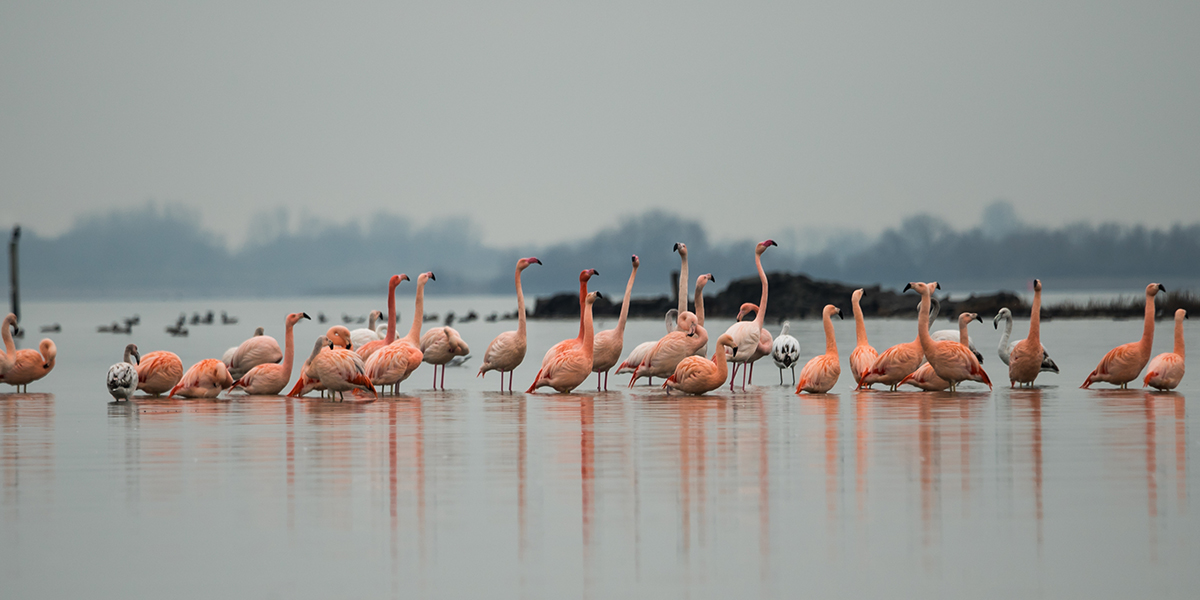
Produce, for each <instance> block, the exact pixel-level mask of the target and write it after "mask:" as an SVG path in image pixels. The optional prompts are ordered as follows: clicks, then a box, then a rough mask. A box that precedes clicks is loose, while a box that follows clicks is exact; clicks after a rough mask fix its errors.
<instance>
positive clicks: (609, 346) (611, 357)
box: [592, 254, 641, 391]
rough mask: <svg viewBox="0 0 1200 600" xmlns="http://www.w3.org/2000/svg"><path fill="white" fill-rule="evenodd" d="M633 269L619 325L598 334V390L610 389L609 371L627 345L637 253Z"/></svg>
mask: <svg viewBox="0 0 1200 600" xmlns="http://www.w3.org/2000/svg"><path fill="white" fill-rule="evenodd" d="M631 260H632V262H633V269H632V270H631V271H630V273H629V282H628V283H626V284H625V297H624V299H622V300H621V316H620V317H618V318H617V326H616V327H615V328H613V329H605V330H604V331H601V332H600V333H597V334H596V343H595V348H594V350H593V354H592V372H593V373H595V374H596V391H601V378H603V380H604V381H603V389H604V390H607V389H608V372H609V370H611V369H612V368H613V367H614V366H616V364H617V361H619V360H620V359H621V350H622V349H623V347H624V345H625V321H626V319H627V318H628V317H629V298H630V295H631V294H633V281H634V280H635V279H637V271H638V265H640V264H641V263H640V262H639V261H638V257H637V255H636V254H634V255H633V257H632V259H631Z"/></svg>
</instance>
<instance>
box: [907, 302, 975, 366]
mask: <svg viewBox="0 0 1200 600" xmlns="http://www.w3.org/2000/svg"><path fill="white" fill-rule="evenodd" d="M930 302H931V303H932V304H933V308H932V309H930V311H929V324H930V325H929V327H930V331H929V337H931V338H933V341H935V342H961V341H962V338H961V337H960V336H959V334H958V330H957V329H939V330H937V331H933V322H934V321H935V320H937V316H938V313H939V312H941V310H942V303H941V302H939V301H938V299H937V298H930ZM917 310H920V305H919V304H918V305H917ZM967 342H968V343H967V345H966V346H967V348H968V349H969V350H970V351H971V354H974V355H975V360H977V361H979V364H983V354H982V353H981V352H979V349H978V348H976V347H975V342H972V341H971V340H967Z"/></svg>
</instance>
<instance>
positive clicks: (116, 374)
mask: <svg viewBox="0 0 1200 600" xmlns="http://www.w3.org/2000/svg"><path fill="white" fill-rule="evenodd" d="M140 359H141V356H139V355H138V348H137V344H129V345H127V346H125V359H124V360H122V361H121V362H119V363H117V364H115V365H113V366H111V367H109V368H108V379H107V382H106V383H107V385H108V393H110V394H112V397H113V400H116V401H117V402H120V401H121V400H129V397H130V396H132V395H133V392H134V390H136V389H137V384H138V375H137V368H135V365H137V364H138V361H139V360H140Z"/></svg>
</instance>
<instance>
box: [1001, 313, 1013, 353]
mask: <svg viewBox="0 0 1200 600" xmlns="http://www.w3.org/2000/svg"><path fill="white" fill-rule="evenodd" d="M1011 335H1012V317H1011V316H1009V315H1005V316H1004V333H1002V334H1001V335H1000V350H1001V351H1007V350H1008V338H1009V336H1011Z"/></svg>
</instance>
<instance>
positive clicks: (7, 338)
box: [0, 313, 17, 378]
mask: <svg viewBox="0 0 1200 600" xmlns="http://www.w3.org/2000/svg"><path fill="white" fill-rule="evenodd" d="M0 329H2V330H3V331H0V337H3V339H4V352H3V353H0V378H3V377H4V374H5V373H7V372H8V370H9V369H11V368H12V365H13V359H14V358H15V357H16V354H17V346H16V344H14V343H13V337H12V336H13V332H14V331H16V330H17V315H15V314H13V313H8V315H7V316H5V317H4V321H3V323H0Z"/></svg>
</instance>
